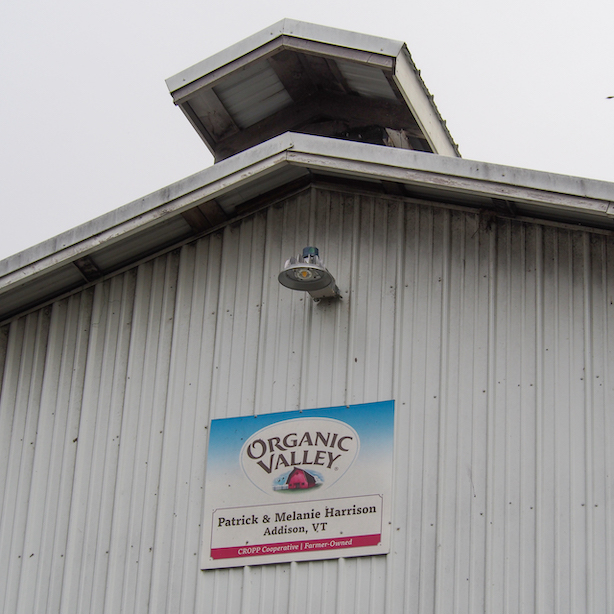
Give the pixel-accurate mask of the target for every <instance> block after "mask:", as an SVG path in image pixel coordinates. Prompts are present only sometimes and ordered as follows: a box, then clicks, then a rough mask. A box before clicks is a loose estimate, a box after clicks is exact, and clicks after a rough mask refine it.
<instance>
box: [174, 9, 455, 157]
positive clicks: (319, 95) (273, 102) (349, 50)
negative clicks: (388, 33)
mask: <svg viewBox="0 0 614 614" xmlns="http://www.w3.org/2000/svg"><path fill="white" fill-rule="evenodd" d="M167 85H168V88H169V90H170V92H171V95H172V96H173V99H174V102H175V104H176V105H178V106H179V107H180V108H181V110H182V111H183V112H184V114H185V115H186V117H187V118H188V120H189V121H190V123H191V124H192V126H193V127H194V129H195V130H196V131H197V132H198V134H199V135H200V137H201V138H202V139H203V141H204V142H205V143H206V145H207V147H208V148H209V149H210V150H211V152H212V153H213V155H214V157H215V160H216V162H217V161H220V160H223V159H225V158H228V157H229V156H232V155H234V154H236V153H238V152H240V151H243V150H245V149H248V148H250V147H253V146H254V145H257V144H259V143H261V142H263V141H266V140H268V139H270V138H273V137H275V136H277V135H279V134H282V133H284V132H289V131H291V132H300V133H304V134H311V135H318V136H326V137H333V138H339V139H346V140H352V141H359V142H367V143H374V144H379V145H387V146H390V147H401V148H404V149H414V150H418V151H425V152H431V153H436V154H440V155H447V156H455V157H460V154H459V152H458V148H457V146H456V144H455V143H454V141H453V140H452V137H451V135H450V133H449V131H448V129H447V127H446V125H445V122H444V121H443V119H442V118H441V116H440V114H439V112H438V110H437V108H436V106H435V104H434V102H433V98H432V96H431V95H430V94H429V92H428V90H427V89H426V86H425V85H424V82H423V81H422V79H421V77H420V73H419V71H418V70H417V69H416V67H415V65H414V63H413V61H412V59H411V56H410V54H409V51H408V50H407V47H406V46H405V44H404V43H401V42H398V41H394V40H389V39H385V38H378V37H374V36H367V35H364V34H357V33H354V32H347V31H344V30H337V29H334V28H328V27H324V26H318V25H314V24H310V23H304V22H299V21H294V20H291V19H284V20H282V21H280V22H279V23H276V24H275V25H273V26H271V27H270V28H267V29H266V30H262V31H261V32H259V33H257V34H255V35H253V36H250V37H249V38H247V39H245V40H243V41H241V42H239V43H237V44H235V45H233V46H232V47H229V48H228V49H226V50H224V51H222V52H220V53H218V54H216V55H214V56H212V57H210V58H209V59H207V60H204V61H202V62H200V63H198V64H196V65H194V66H192V67H191V68H188V69H187V70H184V71H183V72H181V73H179V74H177V75H175V76H174V77H171V78H170V79H168V80H167Z"/></svg>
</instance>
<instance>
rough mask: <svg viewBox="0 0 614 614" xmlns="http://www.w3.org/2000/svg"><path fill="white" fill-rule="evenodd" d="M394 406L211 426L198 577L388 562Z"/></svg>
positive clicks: (320, 411) (374, 405) (229, 421)
mask: <svg viewBox="0 0 614 614" xmlns="http://www.w3.org/2000/svg"><path fill="white" fill-rule="evenodd" d="M393 424H394V403H393V401H385V402H380V403H369V404H365V405H353V406H350V407H336V408H327V409H314V410H308V411H303V412H287V413H277V414H266V415H262V416H258V417H253V416H250V417H245V418H228V419H224V420H213V421H212V422H211V429H210V437H209V452H208V459H207V477H206V486H205V516H204V525H203V527H204V533H203V535H204V537H203V552H202V559H201V563H202V564H201V568H202V569H214V568H219V567H235V566H240V565H255V564H262V563H278V562H287V561H305V560H314V559H325V558H337V557H341V556H343V557H347V556H361V555H367V554H385V553H387V552H388V550H389V541H390V526H389V525H390V516H391V502H390V498H391V489H392V485H391V474H392V443H393Z"/></svg>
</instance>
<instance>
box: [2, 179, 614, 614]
mask: <svg viewBox="0 0 614 614" xmlns="http://www.w3.org/2000/svg"><path fill="white" fill-rule="evenodd" d="M308 244H315V245H317V246H318V247H319V248H320V250H321V254H322V255H323V257H324V259H325V261H326V263H327V265H328V266H329V268H330V269H331V271H332V272H333V274H334V275H335V276H336V278H337V280H338V283H339V287H340V289H341V293H342V294H343V300H342V301H341V302H339V303H336V304H324V303H321V304H319V305H316V304H314V303H313V302H312V301H311V300H308V298H307V297H306V296H302V295H301V294H299V293H296V292H291V291H289V290H286V289H285V288H282V287H281V286H280V285H279V284H278V283H277V274H278V272H279V268H280V266H281V264H282V262H283V261H284V260H285V258H287V257H288V256H290V255H292V254H294V253H296V252H297V251H298V250H299V249H300V248H302V247H303V246H304V245H308ZM613 275H614V255H613V250H612V242H611V239H610V238H609V237H607V236H605V235H600V234H592V233H590V232H586V231H580V230H568V229H565V228H556V227H548V226H540V225H537V224H527V223H522V222H517V221H511V220H500V221H495V222H487V221H485V220H484V219H482V218H480V216H479V215H477V214H473V213H466V212H463V211H459V210H453V209H446V208H438V207H436V206H432V207H431V206H418V205H415V204H412V203H404V202H403V201H401V200H395V199H377V198H375V197H370V196H360V195H356V194H355V195H351V194H343V193H338V192H327V191H316V190H313V191H305V192H303V193H301V194H300V195H298V196H296V197H293V198H292V199H290V200H288V201H286V202H282V203H280V204H278V205H275V206H273V207H271V208H269V209H268V210H266V211H262V212H259V213H258V214H256V215H254V216H253V217H251V218H248V219H245V220H244V221H242V222H241V223H236V224H234V225H231V226H228V227H226V228H225V230H224V231H223V232H222V233H218V234H215V235H211V236H209V237H206V238H203V239H201V240H199V241H198V242H196V243H193V244H190V245H187V246H184V247H183V248H181V250H180V251H176V252H172V253H169V254H167V255H164V256H161V257H158V258H156V259H154V260H152V261H150V262H147V263H145V264H142V265H140V266H139V267H138V268H135V269H134V270H131V271H129V272H127V273H124V274H122V275H118V276H116V277H114V278H112V279H109V280H106V281H104V282H101V283H99V284H97V285H95V286H94V287H93V288H90V289H88V290H86V291H85V292H81V293H78V294H75V295H73V296H71V297H69V298H66V299H63V300H61V301H58V302H56V303H54V304H53V305H51V306H49V307H47V308H45V309H42V310H40V311H38V312H35V313H31V314H29V315H27V316H25V317H23V318H21V319H17V320H15V321H13V322H12V323H11V324H10V325H8V326H6V327H4V329H2V331H0V352H1V353H2V356H3V357H4V356H5V357H6V360H5V362H4V369H3V371H2V364H3V362H2V360H0V373H3V379H2V399H1V401H0V454H1V455H2V457H1V461H2V462H0V509H1V513H2V516H1V518H0V552H2V557H0V599H2V601H0V603H2V607H3V611H4V612H7V614H8V613H9V612H10V613H13V612H18V613H26V612H28V613H29V612H37V613H38V612H75V611H78V612H92V613H95V612H106V613H113V614H116V613H118V612H156V613H158V612H190V613H191V612H215V613H216V614H219V613H221V612H241V613H246V612H253V613H256V612H259V613H260V612H262V613H264V612H266V613H267V614H271V613H272V614H277V613H280V614H281V613H285V612H296V613H302V612H318V613H320V612H323V613H326V612H339V613H343V612H348V613H349V612H391V613H392V612H394V613H396V612H419V613H427V612H428V613H431V612H437V613H439V612H441V613H443V612H466V613H471V614H473V613H475V612H523V613H525V612H540V613H542V612H556V613H557V614H559V613H565V612H569V613H575V612H583V611H586V612H608V611H614V597H613V595H612V592H611V587H612V586H614V572H613V569H614V558H613V557H614V554H613V552H614V539H613V534H612V529H613V527H612V523H613V520H612V519H613V518H614V514H613V509H612V485H613V478H612V475H613V470H614V455H613V452H612V449H611V446H610V445H608V444H609V442H610V441H612V439H613V438H614V419H613V416H612V409H611V408H612V401H613V399H612V396H613V393H612V386H613V382H614V373H613V367H612V352H613V351H614V331H612V330H610V327H609V326H608V321H609V319H610V318H611V317H612V315H613V313H612V312H613V310H614V306H613V305H612V301H613V295H614V279H613ZM389 398H394V399H395V400H396V407H397V424H396V447H395V456H396V464H395V475H394V484H395V504H394V516H393V522H394V527H393V542H392V551H391V554H390V555H389V556H380V557H371V558H369V557H365V558H348V559H340V560H338V561H324V562H312V563H301V564H298V563H293V564H289V565H266V566H261V567H245V568H237V569H230V570H217V571H211V572H202V571H199V570H198V558H199V557H198V553H199V548H200V538H201V536H200V526H199V525H200V522H201V509H202V498H203V483H204V472H205V458H206V448H207V426H208V423H209V420H210V419H211V418H220V417H224V416H237V415H249V414H252V413H254V412H255V413H265V412H270V411H282V410H286V409H295V408H311V407H318V406H329V405H342V404H345V403H361V402H368V401H375V400H382V399H389Z"/></svg>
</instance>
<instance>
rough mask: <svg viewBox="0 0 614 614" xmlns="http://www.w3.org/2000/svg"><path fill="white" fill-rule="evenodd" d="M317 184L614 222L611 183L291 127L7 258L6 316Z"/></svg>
mask: <svg viewBox="0 0 614 614" xmlns="http://www.w3.org/2000/svg"><path fill="white" fill-rule="evenodd" d="M312 182H328V183H329V184H330V183H335V182H340V183H341V184H342V186H349V187H350V188H351V186H356V185H357V184H359V185H360V186H361V188H362V189H369V190H374V191H376V192H380V193H392V194H395V195H397V196H400V197H407V198H414V199H421V200H428V201H435V202H443V203H448V204H452V205H458V206H462V207H470V208H476V209H486V210H490V211H494V212H497V213H498V214H501V215H508V216H527V217H531V218H541V219H549V220H554V221H557V222H563V223H569V224H583V225H586V226H589V227H593V228H601V229H605V230H607V231H610V232H611V231H613V230H614V203H613V202H612V201H614V184H613V183H608V182H604V181H595V180H589V179H582V178H576V177H568V176H564V175H555V174H552V173H544V172H537V171H529V170H524V169H519V168H513V167H508V166H502V165H497V164H488V163H483V162H475V161H471V160H464V159H460V158H453V157H446V156H438V155H433V154H428V153H423V152H417V151H411V150H404V149H396V148H388V147H381V146H377V145H371V144H366V143H355V142H348V141H342V140H337V139H331V138H325V137H319V136H313V135H305V134H296V133H286V134H283V135H280V136H278V137H276V138H273V139H271V140H269V141H266V142H264V143H261V144H260V145H257V146H255V147H252V148H250V149H248V150H246V151H244V152H242V153H239V154H237V155H235V156H232V157H231V158H228V159H227V160H224V161H223V162H220V163H217V164H214V165H213V166H212V167H210V168H208V169H205V170H203V171H201V172H200V173H197V174H195V175H192V176H190V177H187V178H185V179H183V180H181V181H178V182H177V183H174V184H172V185H170V186H167V187H166V188H163V189H161V190H159V191H157V192H154V193H153V194H150V195H148V196H146V197H144V198H141V199H139V200H137V201H134V202H132V203H130V204H128V205H125V206H124V207H121V208H119V209H117V210H115V211H112V212H110V213H108V214H106V215H103V216H101V217H98V218H96V219H94V220H91V221H90V222H87V223H86V224H83V225H81V226H78V227H76V228H74V229H72V230H69V231H67V232H65V233H62V234H60V235H58V236H57V237H55V238H53V239H49V240H48V241H45V242H43V243H41V244H39V245H36V246H34V247H32V248H29V249H27V250H25V251H23V252H21V253H19V254H16V255H14V256H11V257H9V258H7V259H5V260H3V261H0V321H2V320H5V319H8V318H10V317H12V316H14V315H16V314H19V313H22V312H24V311H25V310H27V309H29V308H33V307H35V306H37V305H40V304H42V303H44V302H46V301H49V300H51V299H53V298H55V297H58V296H61V295H62V294H64V293H66V292H70V291H73V290H74V289H76V288H80V287H83V286H85V285H87V284H89V283H93V282H95V281H96V280H97V279H100V278H101V277H103V276H105V275H109V274H112V273H114V272H117V271H119V270H122V269H123V268H125V267H127V266H130V265H132V264H134V263H135V262H138V261H140V260H142V259H144V258H147V257H150V256H152V255H153V254H156V253H160V252H161V251H163V250H164V249H169V248H171V247H175V246H177V245H180V244H181V243H184V242H188V241H192V240H194V239H195V238H198V237H200V236H203V235H205V234H207V233H210V232H212V231H214V230H216V229H218V228H220V227H222V226H224V225H225V224H227V223H228V222H229V221H233V220H237V219H240V218H241V217H242V216H245V215H248V214H249V213H250V212H252V211H253V210H254V207H258V206H260V207H262V206H267V204H270V203H272V202H274V198H275V195H279V194H280V193H281V192H282V191H284V190H285V193H290V192H291V191H293V190H297V189H301V188H303V187H305V186H306V185H309V184H310V183H312ZM342 189H343V188H342Z"/></svg>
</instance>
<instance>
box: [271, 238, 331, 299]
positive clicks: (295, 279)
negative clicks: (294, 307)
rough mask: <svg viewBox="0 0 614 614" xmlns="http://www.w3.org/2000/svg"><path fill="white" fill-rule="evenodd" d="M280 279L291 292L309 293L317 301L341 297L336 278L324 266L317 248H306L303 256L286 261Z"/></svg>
mask: <svg viewBox="0 0 614 614" xmlns="http://www.w3.org/2000/svg"><path fill="white" fill-rule="evenodd" d="M278 279H279V283H280V284H281V285H282V286H286V288H290V290H301V291H303V292H309V294H310V295H311V297H312V298H313V299H314V300H316V301H318V300H320V299H322V298H337V297H339V298H340V297H341V295H340V294H339V288H337V285H336V284H335V278H334V277H333V276H332V275H331V274H330V273H329V272H328V270H327V269H326V267H325V266H324V263H323V262H322V260H321V259H320V256H319V251H318V248H317V247H306V248H304V249H303V255H302V256H301V255H298V256H297V257H296V258H295V257H294V256H293V257H292V258H290V259H288V260H286V264H285V265H284V268H283V271H282V272H281V273H280V274H279V277H278Z"/></svg>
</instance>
